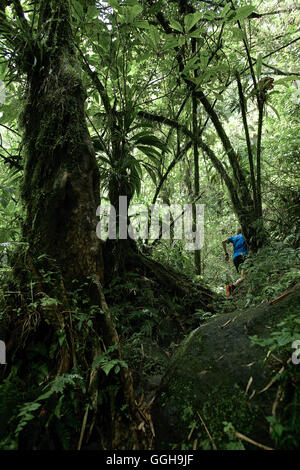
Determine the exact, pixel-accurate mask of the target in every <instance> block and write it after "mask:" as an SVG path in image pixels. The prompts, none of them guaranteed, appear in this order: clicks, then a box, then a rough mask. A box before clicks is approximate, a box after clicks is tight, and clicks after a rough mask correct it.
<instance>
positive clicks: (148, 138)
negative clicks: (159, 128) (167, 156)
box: [133, 134, 165, 149]
mask: <svg viewBox="0 0 300 470" xmlns="http://www.w3.org/2000/svg"><path fill="white" fill-rule="evenodd" d="M133 139H134V143H135V144H136V145H138V144H141V145H150V146H153V147H157V148H159V149H164V148H165V144H164V142H162V141H161V140H160V139H159V138H158V137H156V136H155V135H149V134H148V135H143V136H142V135H141V136H139V137H137V136H135V137H134V138H133Z"/></svg>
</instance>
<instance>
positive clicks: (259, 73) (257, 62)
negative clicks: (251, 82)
mask: <svg viewBox="0 0 300 470" xmlns="http://www.w3.org/2000/svg"><path fill="white" fill-rule="evenodd" d="M261 66H262V54H259V55H258V57H257V61H256V76H257V78H259V77H260V75H261Z"/></svg>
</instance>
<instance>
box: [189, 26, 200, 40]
mask: <svg viewBox="0 0 300 470" xmlns="http://www.w3.org/2000/svg"><path fill="white" fill-rule="evenodd" d="M202 35H203V29H202V28H197V29H195V31H192V32H191V33H189V37H190V38H196V39H198V38H202Z"/></svg>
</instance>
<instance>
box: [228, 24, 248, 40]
mask: <svg viewBox="0 0 300 470" xmlns="http://www.w3.org/2000/svg"><path fill="white" fill-rule="evenodd" d="M231 32H232V34H233V37H234V38H236V39H238V40H242V39H246V35H245V33H244V31H242V30H241V29H240V28H236V27H233V28H231Z"/></svg>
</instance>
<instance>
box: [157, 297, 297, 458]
mask: <svg viewBox="0 0 300 470" xmlns="http://www.w3.org/2000/svg"><path fill="white" fill-rule="evenodd" d="M297 312H300V289H297V290H296V291H295V293H293V294H291V295H290V296H288V297H287V298H285V299H284V300H282V301H280V302H278V303H277V304H275V305H266V304H264V305H261V306H259V307H255V308H250V309H247V310H245V311H242V312H234V313H230V314H225V315H222V316H218V317H215V318H212V319H211V320H209V321H208V322H207V323H205V324H203V325H202V326H200V327H198V328H197V329H195V330H193V331H192V332H191V333H190V335H189V336H188V337H186V338H185V339H184V341H183V342H182V343H181V345H180V347H179V348H178V350H177V351H176V353H175V355H174V356H173V358H172V360H171V362H170V364H169V367H168V369H167V372H166V374H165V376H164V377H163V379H162V382H161V384H160V387H159V389H158V392H157V394H156V399H155V402H154V405H153V408H152V419H153V422H154V428H155V432H156V444H155V447H156V448H157V449H170V448H183V449H184V448H191V445H192V443H193V441H195V439H197V448H198V449H201V448H202V449H204V448H205V449H209V448H211V447H212V441H213V442H214V445H215V446H216V447H217V448H218V449H226V448H228V443H229V442H230V439H229V436H228V434H227V433H226V432H224V422H227V423H232V425H233V426H234V429H235V430H236V431H238V432H240V433H243V434H244V435H247V436H248V437H249V438H251V439H253V440H255V441H258V442H259V443H262V444H264V445H267V446H271V447H272V445H274V443H273V442H272V440H271V438H270V433H269V423H268V421H267V420H266V417H267V416H271V415H272V405H273V403H274V400H275V397H276V392H277V389H278V384H276V382H275V383H274V385H272V386H271V387H269V388H268V390H266V391H265V392H262V393H260V391H261V390H263V389H264V388H265V387H266V386H267V385H268V384H269V382H270V380H271V378H272V377H273V376H274V375H275V374H276V372H278V370H279V369H280V367H281V366H280V364H278V363H276V362H275V364H274V361H273V363H272V361H270V360H269V359H268V360H267V361H266V355H267V352H268V348H262V347H260V346H253V345H251V341H250V338H249V337H251V336H254V335H258V337H259V338H266V337H268V336H269V334H270V331H274V330H273V329H274V327H276V325H277V324H278V323H279V322H280V321H282V320H283V319H285V318H287V317H288V316H289V315H291V314H295V313H297ZM277 330H278V328H277ZM291 354H292V349H291ZM246 390H247V391H246ZM205 427H206V428H205ZM192 428H194V430H193V432H192V434H191V435H190V431H191V429H192ZM209 435H210V437H209ZM183 443H185V444H183ZM243 444H245V447H246V448H251V449H257V447H254V446H253V445H251V444H247V443H243ZM184 445H185V446H186V447H184ZM229 448H230V447H229Z"/></svg>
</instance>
